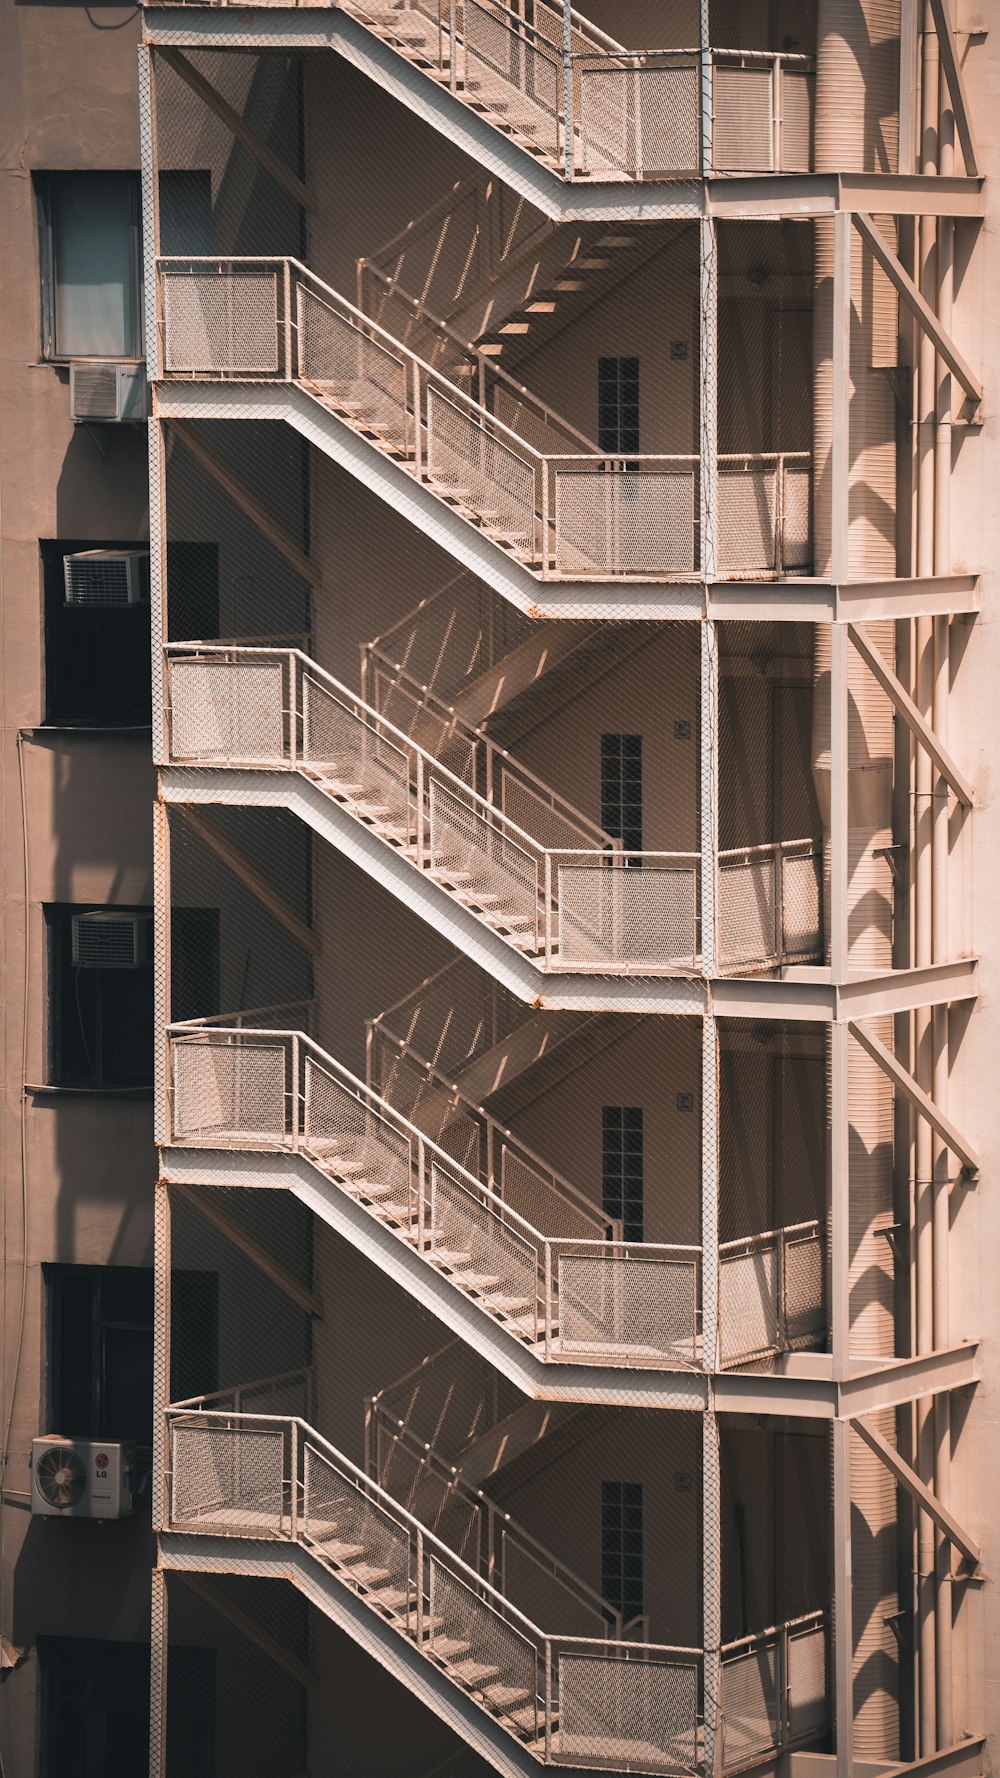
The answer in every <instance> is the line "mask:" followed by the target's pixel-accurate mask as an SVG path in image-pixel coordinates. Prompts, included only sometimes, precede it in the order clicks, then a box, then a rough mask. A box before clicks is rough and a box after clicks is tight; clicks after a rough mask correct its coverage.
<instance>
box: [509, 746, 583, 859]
mask: <svg viewBox="0 0 1000 1778" xmlns="http://www.w3.org/2000/svg"><path fill="white" fill-rule="evenodd" d="M500 806H501V808H502V809H503V812H504V814H505V815H506V816H507V817H508V819H509V820H511V821H513V823H514V825H515V826H516V827H520V828H521V829H522V830H523V831H524V832H525V833H530V835H531V837H532V839H533V840H537V842H538V844H539V845H540V846H547V847H551V848H552V850H553V851H559V850H560V849H563V848H564V849H570V848H572V847H573V846H579V845H581V844H584V845H586V844H597V845H599V844H600V841H599V838H598V831H597V830H595V828H594V827H593V825H592V824H591V823H590V822H585V821H584V818H583V817H582V816H579V815H577V812H576V810H575V809H570V808H567V807H565V806H563V805H561V804H559V803H558V802H557V801H556V797H555V794H554V793H553V792H550V793H549V794H548V795H547V796H546V795H545V793H544V787H543V786H539V787H537V788H536V786H535V785H534V784H529V783H526V782H525V779H524V777H523V776H521V775H520V774H519V773H518V771H517V769H516V767H515V768H512V767H510V766H507V765H503V766H501V768H500ZM608 846H609V850H610V841H609V842H608Z"/></svg>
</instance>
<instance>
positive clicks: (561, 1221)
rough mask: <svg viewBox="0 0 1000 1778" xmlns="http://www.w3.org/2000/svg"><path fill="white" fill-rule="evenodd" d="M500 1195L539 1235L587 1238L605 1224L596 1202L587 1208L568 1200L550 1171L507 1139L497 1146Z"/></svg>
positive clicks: (585, 1239) (599, 1230)
mask: <svg viewBox="0 0 1000 1778" xmlns="http://www.w3.org/2000/svg"><path fill="white" fill-rule="evenodd" d="M500 1195H501V1197H502V1198H503V1201H504V1203H505V1204H509V1205H510V1207H511V1209H512V1210H515V1211H516V1212H517V1214H518V1216H523V1217H524V1219H525V1221H526V1222H530V1223H531V1225H532V1227H533V1228H536V1229H537V1230H538V1232H539V1234H540V1235H552V1236H559V1235H564V1236H569V1237H574V1236H575V1237H576V1239H577V1240H580V1241H587V1240H593V1238H594V1236H595V1235H596V1234H603V1233H604V1229H605V1228H606V1226H607V1217H605V1216H604V1215H603V1213H602V1212H601V1210H600V1209H599V1208H598V1206H597V1205H596V1204H595V1205H594V1206H593V1208H592V1209H590V1210H589V1211H588V1209H587V1208H586V1207H585V1206H584V1205H582V1204H575V1203H573V1202H572V1201H570V1200H569V1199H568V1198H567V1196H566V1194H565V1192H563V1191H562V1190H561V1189H560V1187H559V1185H558V1183H557V1182H556V1181H555V1179H554V1177H553V1175H552V1173H551V1172H548V1173H546V1172H544V1171H543V1170H542V1167H541V1165H535V1164H534V1162H533V1161H532V1160H530V1159H529V1158H528V1156H527V1155H526V1154H525V1153H524V1152H523V1150H521V1149H519V1148H515V1147H514V1146H513V1145H512V1143H511V1142H509V1141H504V1142H502V1143H501V1147H500ZM602 1225H603V1226H602Z"/></svg>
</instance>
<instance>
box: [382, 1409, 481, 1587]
mask: <svg viewBox="0 0 1000 1778" xmlns="http://www.w3.org/2000/svg"><path fill="white" fill-rule="evenodd" d="M382 1447H383V1448H381V1449H380V1461H379V1473H378V1482H379V1486H380V1487H382V1488H384V1489H385V1491H386V1493H387V1494H391V1495H392V1497H393V1499H394V1500H398V1502H399V1504H400V1506H402V1507H405V1509H406V1511H407V1512H408V1513H412V1514H413V1516H414V1518H417V1519H419V1520H420V1522H421V1524H423V1525H426V1527H427V1529H428V1531H433V1533H434V1535H435V1537H439V1538H440V1539H441V1542H442V1543H446V1544H447V1545H448V1548H449V1549H451V1550H454V1551H455V1554H456V1555H457V1556H461V1558H462V1560H463V1562H467V1563H469V1565H470V1567H472V1568H474V1569H476V1570H477V1571H478V1570H479V1567H480V1563H481V1561H482V1558H483V1554H484V1549H485V1513H484V1509H483V1506H482V1502H481V1501H477V1500H475V1499H473V1498H472V1497H471V1496H470V1495H468V1494H465V1493H462V1492H461V1491H460V1490H459V1488H458V1486H457V1484H456V1481H455V1478H454V1476H453V1475H451V1474H450V1473H449V1471H448V1470H447V1469H445V1467H444V1465H443V1463H442V1462H441V1461H440V1459H439V1458H437V1456H436V1454H434V1453H428V1452H427V1451H425V1450H423V1449H422V1448H421V1447H420V1446H419V1445H417V1444H416V1443H415V1441H411V1440H409V1439H407V1438H404V1437H397V1438H389V1439H385V1440H384V1441H382Z"/></svg>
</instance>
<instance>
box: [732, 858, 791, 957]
mask: <svg viewBox="0 0 1000 1778" xmlns="http://www.w3.org/2000/svg"><path fill="white" fill-rule="evenodd" d="M778 868H779V865H778V861H777V859H776V857H775V854H774V853H773V852H772V853H767V854H765V856H764V857H763V858H747V859H723V860H721V861H720V863H719V883H718V897H719V900H718V923H719V961H720V963H721V965H722V967H723V968H724V969H738V968H740V967H741V966H743V967H746V966H747V965H750V964H753V965H767V964H768V963H771V962H773V961H775V960H776V959H777V957H778V954H779V952H778V927H777V897H776V884H775V872H776V870H777V869H778Z"/></svg>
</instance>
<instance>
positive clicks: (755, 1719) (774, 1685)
mask: <svg viewBox="0 0 1000 1778" xmlns="http://www.w3.org/2000/svg"><path fill="white" fill-rule="evenodd" d="M780 1685H781V1667H780V1647H779V1645H778V1643H777V1641H769V1642H765V1643H763V1644H761V1645H760V1646H758V1647H754V1648H750V1649H748V1650H747V1651H746V1652H745V1653H742V1654H737V1655H732V1656H727V1655H723V1659H722V1677H721V1684H720V1689H719V1710H720V1714H721V1717H722V1748H723V1754H722V1760H723V1769H727V1768H729V1767H736V1766H741V1765H744V1764H746V1762H747V1761H748V1760H750V1759H752V1758H754V1756H755V1755H759V1754H764V1753H768V1752H769V1751H770V1750H771V1749H772V1748H775V1747H778V1746H779V1745H780V1742H781V1698H780Z"/></svg>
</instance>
